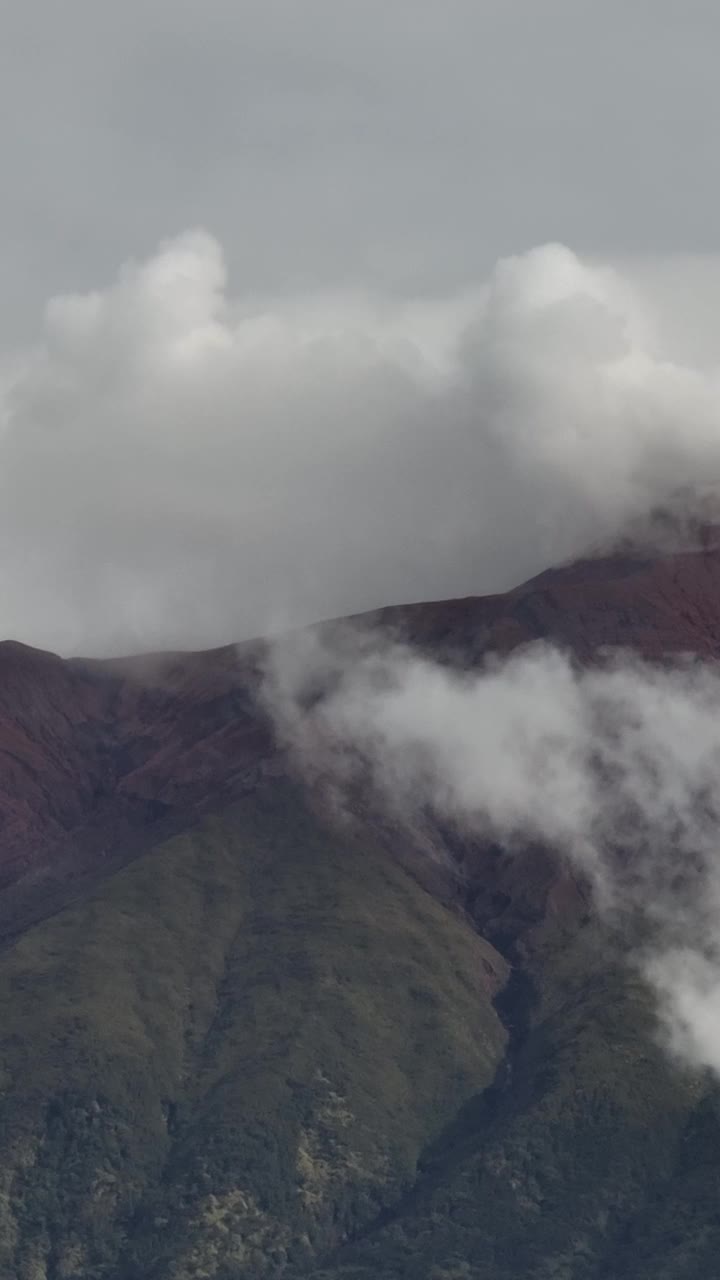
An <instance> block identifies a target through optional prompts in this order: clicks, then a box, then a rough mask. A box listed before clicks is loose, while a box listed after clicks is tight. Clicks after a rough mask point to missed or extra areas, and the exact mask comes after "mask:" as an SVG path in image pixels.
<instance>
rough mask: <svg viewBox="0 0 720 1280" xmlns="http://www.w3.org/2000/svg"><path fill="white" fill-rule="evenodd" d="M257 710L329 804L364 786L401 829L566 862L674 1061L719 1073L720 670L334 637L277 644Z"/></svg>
mask: <svg viewBox="0 0 720 1280" xmlns="http://www.w3.org/2000/svg"><path fill="white" fill-rule="evenodd" d="M266 698H267V701H268V705H269V706H270V708H271V710H272V712H273V714H274V716H275V719H276V722H277V724H278V727H279V730H280V732H281V733H282V734H283V735H284V737H285V739H286V741H287V742H288V743H289V744H290V746H291V747H292V749H293V750H294V752H295V754H296V758H297V760H298V761H299V763H300V766H301V768H302V769H304V770H305V771H306V772H307V771H309V772H311V773H312V775H313V776H316V775H318V774H319V775H320V777H321V778H322V780H323V783H324V785H325V787H326V788H327V786H328V785H330V787H331V788H335V791H336V794H337V795H338V796H339V797H340V799H341V800H342V798H343V796H344V795H345V794H346V792H347V788H349V787H350V786H351V785H354V784H355V783H357V781H358V780H362V782H363V784H364V785H365V786H368V785H369V786H370V787H371V789H372V790H373V791H374V794H375V796H376V797H377V798H378V799H379V801H380V802H381V803H382V804H383V805H385V806H387V807H388V808H389V809H390V810H391V811H392V813H393V815H394V817H395V819H396V820H400V821H404V822H406V823H407V824H408V826H409V827H410V828H411V829H412V830H414V831H415V832H421V831H422V829H423V823H428V822H430V823H431V824H432V822H433V820H434V819H437V818H442V819H443V821H445V822H447V821H448V820H449V821H450V822H451V823H453V824H455V825H456V826H457V827H459V828H460V829H461V830H463V831H465V832H466V833H470V834H472V835H473V836H475V837H479V838H485V837H490V838H492V839H493V840H498V841H500V842H501V843H502V844H503V845H504V846H505V847H506V848H509V849H513V848H518V847H522V845H523V844H527V843H528V842H531V843H535V844H536V843H538V842H539V843H541V844H543V845H544V846H545V847H547V848H549V849H552V850H555V851H557V853H558V856H560V857H562V858H565V859H567V860H569V861H570V862H571V863H572V864H573V865H574V866H575V867H576V869H577V870H578V871H579V872H580V873H581V874H582V876H583V877H586V878H587V879H588V880H589V881H590V883H591V884H592V885H593V887H594V891H595V902H596V906H597V908H598V910H599V911H600V912H601V913H603V914H604V915H605V916H607V917H608V918H609V919H610V920H611V921H612V922H613V924H614V925H615V926H616V927H618V928H619V929H620V930H621V931H622V932H623V933H624V935H625V939H626V941H627V942H629V943H631V945H633V946H634V947H635V952H634V958H635V961H636V962H637V964H638V965H640V966H641V967H642V969H643V971H644V973H645V974H646V976H647V978H648V979H649V981H650V982H651V983H652V985H653V987H654V988H655V990H656V992H657V995H658V998H659V1006H660V1014H661V1018H662V1021H663V1023H664V1025H665V1029H666V1031H667V1041H668V1043H669V1045H670V1047H671V1048H672V1050H673V1051H674V1052H675V1053H677V1054H678V1055H679V1056H681V1057H682V1058H684V1059H685V1060H689V1061H690V1062H692V1063H693V1064H694V1065H702V1066H710V1067H712V1068H713V1069H714V1070H715V1071H717V1072H718V1073H720V1034H719V1033H718V1014H719V1013H720V841H719V838H718V832H719V831H720V669H718V668H717V667H716V666H710V665H705V664H702V663H697V662H690V661H688V662H686V663H682V664H678V665H675V666H673V667H665V668H662V669H661V668H659V667H655V666H651V665H648V664H646V663H643V662H641V661H639V660H637V659H635V658H633V657H632V656H630V655H627V654H626V655H623V654H615V655H613V656H609V657H608V658H607V661H606V663H605V664H604V665H602V666H596V667H594V668H592V669H582V668H580V667H578V666H576V665H575V664H574V662H573V661H572V660H571V659H570V658H569V657H568V656H567V655H565V654H563V653H561V652H558V651H557V650H556V649H553V648H551V647H548V646H545V645H535V646H531V647H529V648H527V649H526V650H524V651H520V652H519V653H517V654H515V655H514V656H512V657H510V658H508V659H504V660H502V661H501V660H499V659H492V660H489V662H488V664H487V666H486V667H485V668H484V669H483V670H481V671H479V672H478V671H475V672H458V671H453V670H451V669H449V668H447V667H444V666H441V665H438V664H437V663H435V662H433V661H431V660H429V659H427V658H424V657H422V656H420V655H418V654H417V653H416V652H413V651H412V650H410V649H408V648H406V647H403V646H399V645H396V644H393V643H391V642H388V641H387V638H386V639H385V640H384V641H383V639H382V637H381V636H379V635H378V634H373V633H372V632H369V631H357V630H353V629H350V630H344V631H335V630H333V629H330V630H329V631H326V632H323V631H320V632H307V633H304V634H302V635H299V636H296V637H291V638H289V639H287V640H285V641H283V642H279V643H278V644H277V645H276V646H275V648H274V650H273V653H272V658H271V661H270V665H269V668H268V680H267V685H266ZM640 938H642V943H640V942H639V939H640ZM631 953H632V952H631Z"/></svg>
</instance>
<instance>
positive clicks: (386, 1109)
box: [0, 546, 720, 1280]
mask: <svg viewBox="0 0 720 1280" xmlns="http://www.w3.org/2000/svg"><path fill="white" fill-rule="evenodd" d="M364 622H365V623H367V622H370V623H372V624H375V625H378V626H380V627H382V628H383V629H384V630H385V631H386V632H388V633H389V634H392V635H395V636H400V637H401V638H402V639H404V640H405V641H407V642H409V643H411V644H413V645H415V646H417V647H418V648H419V649H421V650H423V651H425V652H427V653H430V654H431V655H432V656H433V657H434V658H435V659H436V660H438V661H441V662H446V663H450V664H460V665H461V666H462V667H464V668H472V667H474V666H476V665H479V664H480V663H481V662H482V661H483V659H484V658H485V657H486V656H487V654H488V653H491V652H507V651H509V650H510V649H512V648H514V647H516V646H517V645H519V644H522V643H525V642H527V641H529V640H534V639H539V638H542V639H550V640H553V641H555V642H557V643H559V644H561V645H562V646H564V647H567V648H569V649H571V650H573V651H574V652H575V653H576V654H577V655H578V657H579V658H580V659H581V660H583V661H588V662H590V661H592V660H593V657H594V655H595V654H596V652H597V651H598V650H599V649H601V648H602V647H603V646H606V645H622V646H624V647H628V648H632V649H634V650H636V651H637V652H639V653H641V654H643V655H645V656H648V657H651V658H661V657H663V656H664V655H665V654H677V653H683V652H694V653H698V654H701V655H702V656H704V657H706V658H717V657H718V656H720V552H719V551H718V550H717V549H714V548H713V547H712V546H708V547H707V548H706V549H705V550H702V551H698V552H696V553H689V552H685V553H682V554H675V555H654V556H650V555H647V556H643V557H638V556H622V557H620V556H618V557H613V558H609V559H606V560H602V559H598V560H596V561H591V562H586V563H584V564H580V565H575V566H567V567H565V568H562V569H558V570H553V571H551V572H549V573H547V574H544V575H541V576H540V577H539V578H537V579H535V580H533V582H531V583H528V584H525V585H524V586H523V587H520V588H518V589H517V590H516V591H513V592H510V593H508V594H507V595H505V596H502V597H500V596H498V597H492V598H489V599H485V600H483V599H477V600H465V601H451V602H445V603H438V604H430V605H411V606H404V607H402V608H399V609H390V610H384V611H381V613H379V614H375V615H372V617H371V618H370V619H365V620H364ZM325 625H326V627H329V628H332V627H333V626H334V625H335V624H332V623H331V624H325ZM263 656H264V648H263V645H262V644H253V645H248V646H244V647H241V648H238V649H236V648H234V647H229V648H226V649H222V650H217V651H214V652H212V653H208V654H197V655H192V654H172V655H158V656H152V657H146V658H141V659H128V660H124V661H121V662H119V661H113V662H83V661H73V662H63V661H62V660H61V659H59V658H56V657H54V656H53V655H48V654H38V653H35V652H34V651H32V650H27V649H25V648H24V647H22V646H16V645H5V646H0V869H1V871H2V877H3V888H2V892H1V893H0V939H2V944H1V945H0V1280H6V1278H7V1280H81V1278H82V1280H86V1277H92V1280H95V1278H97V1280H195V1278H196V1277H197V1278H198V1280H254V1278H255V1277H259V1278H260V1280H262V1277H263V1276H272V1277H280V1276H285V1277H287V1278H288V1280H299V1278H300V1277H308V1276H311V1277H316V1278H317V1280H320V1278H322V1280H371V1277H372V1280H401V1278H402V1280H518V1277H520V1276H522V1277H523V1278H524V1280H527V1278H530V1280H651V1277H652V1278H653V1280H707V1278H708V1276H711V1275H713V1274H715V1270H716V1265H715V1262H714V1257H715V1256H716V1255H717V1253H718V1251H720V1210H719V1209H718V1205H720V1128H719V1125H718V1117H719V1116H720V1111H719V1110H718V1101H719V1099H718V1093H717V1089H716V1086H715V1085H714V1083H713V1082H712V1081H711V1080H708V1079H705V1078H704V1077H701V1076H700V1075H693V1074H691V1073H687V1072H685V1073H683V1072H681V1071H680V1070H679V1069H678V1068H677V1067H676V1066H675V1065H674V1064H671V1063H670V1062H669V1061H668V1060H667V1059H666V1057H665V1056H664V1055H663V1053H662V1052H661V1050H660V1048H659V1046H658V1044H657V1043H656V1038H655V1024H654V1016H653V1010H652V1007H651V1004H650V999H649V996H648V993H647V991H646V989H645V987H644V986H643V984H642V983H641V982H640V981H639V980H638V978H637V976H636V975H635V974H634V971H633V969H632V967H631V966H630V965H629V964H628V963H627V962H626V957H624V955H623V954H622V950H621V947H620V943H619V941H618V939H617V938H615V937H613V936H612V934H611V933H609V932H608V931H606V930H605V929H604V928H603V927H601V925H600V924H599V923H598V922H597V921H596V920H594V919H593V914H592V910H591V908H590V905H589V902H588V894H587V890H586V887H585V886H584V885H583V884H582V883H581V882H580V881H578V879H577V877H576V876H575V875H574V874H573V873H572V872H571V871H570V870H569V869H568V868H567V867H566V866H565V865H563V863H562V862H561V861H560V860H559V859H558V858H557V857H556V856H555V854H554V853H553V851H552V850H548V849H539V848H534V847H530V846H528V847H526V848H524V849H521V850H515V851H514V852H513V853H512V855H511V854H509V853H508V852H507V851H506V850H503V849H502V848H499V847H497V846H494V845H492V844H489V843H487V842H481V841H480V842H478V841H473V840H469V839H467V838H465V839H461V838H460V837H459V836H458V834H457V833H455V832H449V831H443V830H441V829H440V828H438V829H437V830H436V831H435V833H434V844H433V847H429V845H428V842H427V840H426V841H424V842H423V843H422V845H419V844H416V843H415V841H414V838H413V835H412V833H411V832H408V831H405V830H401V829H396V828H393V827H392V826H390V827H388V826H387V825H386V826H383V825H382V824H381V823H377V822H375V820H374V815H372V814H370V813H369V812H367V811H366V810H365V809H364V808H363V806H362V805H360V806H359V807H358V809H357V812H356V813H355V814H354V815H353V821H352V822H347V821H346V822H340V821H339V820H338V817H337V815H336V814H335V815H333V814H331V813H328V812H326V811H325V810H323V807H322V804H321V803H319V798H318V796H317V795H313V796H309V797H308V796H304V795H303V794H302V792H301V790H300V789H299V788H298V787H297V786H296V784H294V783H293V782H292V781H291V780H290V776H289V775H290V774H291V772H292V770H291V766H290V762H289V761H288V760H287V758H286V757H285V754H284V752H283V750H282V748H281V746H280V744H278V742H277V741H276V740H275V737H274V734H273V730H272V726H271V725H270V723H269V722H268V719H267V716H266V714H265V712H264V711H263V709H262V706H261V705H260V703H259V702H258V699H257V690H258V685H259V682H260V679H261V671H262V664H263ZM429 855H430V856H429Z"/></svg>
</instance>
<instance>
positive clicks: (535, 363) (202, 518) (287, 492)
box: [0, 231, 720, 653]
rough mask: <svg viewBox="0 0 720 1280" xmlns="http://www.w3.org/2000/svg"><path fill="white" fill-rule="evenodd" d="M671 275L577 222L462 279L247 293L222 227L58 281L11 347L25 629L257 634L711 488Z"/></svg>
mask: <svg viewBox="0 0 720 1280" xmlns="http://www.w3.org/2000/svg"><path fill="white" fill-rule="evenodd" d="M664 296H665V295H663V291H662V289H660V290H659V291H658V290H656V291H655V292H654V293H653V291H652V289H650V288H649V287H645V286H640V285H637V284H636V285H635V286H633V285H632V284H631V273H629V272H628V271H625V272H624V273H620V272H617V271H612V270H610V269H609V268H607V267H603V266H599V265H597V264H592V263H589V262H584V261H582V260H581V259H579V258H578V257H577V256H575V255H574V254H573V253H572V252H570V250H568V249H566V248H563V247H562V246H559V245H549V246H545V247H543V248H540V249H536V250H533V251H532V252H530V253H527V254H524V255H522V256H519V257H516V258H510V259H506V260H503V261H501V262H500V263H499V264H498V266H497V268H496V269H495V271H494V272H493V274H492V276H491V278H490V279H489V280H488V281H486V282H484V283H482V284H480V285H479V286H478V287H477V288H476V289H474V290H471V291H469V292H468V293H467V294H466V295H463V296H460V297H452V298H449V299H447V300H445V301H442V300H437V299H435V300H432V301H428V300H423V299H418V300H416V301H414V302H413V301H402V302H400V301H397V300H389V299H383V298H380V297H370V296H366V295H360V294H352V295H347V294H346V295H334V296H330V295H322V296H296V297H285V298H274V299H268V298H264V299H259V298H256V297H252V296H243V295H242V293H240V294H239V295H238V296H233V295H231V294H230V293H229V291H228V285H227V278H226V271H225V264H224V260H223V254H222V252H221V249H220V247H219V245H218V244H217V243H216V241H215V240H214V239H213V238H212V237H211V236H209V235H207V234H206V233H204V232H199V231H198V232H192V233H188V234H186V235H183V236H180V237H179V238H177V239H175V240H173V241H170V242H168V243H166V244H165V245H163V246H162V247H161V248H160V249H159V251H158V252H157V253H156V254H155V255H154V256H153V257H152V258H150V259H149V260H148V261H146V262H140V263H130V264H128V265H126V266H125V267H124V268H123V269H122V271H121V272H120V274H119V276H118V278H117V280H116V281H115V282H114V283H113V284H111V285H110V286H109V287H108V288H106V289H104V290H102V291H100V292H97V293H91V294H83V295H80V296H73V297H62V298H56V299H54V300H53V301H52V302H51V303H50V304H49V305H48V307H47V310H46V315H45V321H44V329H43V332H42V335H41V338H40V341H39V342H38V344H37V345H36V346H35V347H33V348H32V349H27V350H22V351H14V352H8V353H6V354H5V357H4V359H3V360H2V363H1V364H0V544H1V545H2V557H0V634H2V635H3V636H13V637H15V638H18V639H22V640H25V641H29V642H31V643H35V644H39V645H43V646H46V647H52V648H56V649H59V650H60V651H62V652H70V651H73V652H78V651H80V652H84V653H110V652H119V651H123V650H132V649H137V648H149V647H158V646H188V647H191V646H200V645H209V644H213V643H220V642H223V641H227V640H232V639H238V640H239V639H242V638H245V637H247V636H250V635H252V634H258V633H261V632H267V631H268V630H279V629H283V628H285V627H287V626H290V625H293V624H295V623H302V622H306V621H312V620H316V619H317V618H320V617H327V616H332V615H343V614H346V613H349V612H357V611H360V610H363V609H366V608H372V607H375V606H377V605H379V604H382V603H394V602H399V601H403V600H409V599H420V598H429V597H448V596H453V595H458V594H473V593H477V594H480V593H484V592H487V591H492V590H498V589H503V588H505V587H508V586H511V585H513V584H515V583H517V582H518V581H520V580H522V579H523V578H525V577H527V576H528V575H529V574H531V573H533V572H535V571H537V570H540V569H543V568H545V567H547V566H548V565H549V564H551V563H553V562H556V561H558V560H563V559H565V558H568V557H572V556H576V555H578V554H580V553H582V552H584V551H585V550H586V549H587V548H588V546H597V545H601V544H603V543H605V542H607V541H608V540H611V539H612V538H614V537H615V536H617V534H618V533H619V532H620V531H622V530H623V529H624V528H625V527H626V526H627V525H628V523H630V522H632V521H634V520H635V521H637V520H638V519H642V518H644V517H645V515H646V514H647V512H648V511H650V510H651V509H653V508H655V507H657V506H667V505H668V504H670V505H672V504H673V503H675V504H680V508H681V509H682V510H684V511H685V510H687V509H688V508H689V509H690V511H691V512H692V510H693V508H694V507H695V506H696V505H697V504H698V502H699V501H700V498H701V496H702V495H704V494H706V493H707V492H708V491H709V493H710V495H711V497H713V496H714V494H715V486H716V482H717V481H718V479H720V430H718V421H719V419H718V410H719V409H720V374H719V373H718V370H717V369H716V368H715V367H713V366H712V365H711V364H710V363H708V359H707V349H704V350H703V352H702V357H700V356H699V357H698V360H697V362H696V363H693V361H692V359H691V358H690V356H689V355H688V353H687V352H684V356H683V360H682V361H677V362H673V359H672V344H671V342H670V337H671V333H670V330H669V329H668V327H667V325H665V326H664V325H663V323H662V320H663V315H662V305H666V307H669V306H670V302H669V301H668V302H667V303H666V304H662V298H663V297H664ZM658 299H660V302H658ZM658 307H660V310H658ZM704 314H705V315H706V319H707V316H709V315H710V312H709V311H707V312H706V313H704ZM712 314H714V312H713V313H712ZM705 327H707V326H706V325H705ZM669 334H670V336H669ZM669 343H670V346H669V345H668V344H669ZM698 350H700V346H698ZM679 494H680V495H683V496H681V497H679V496H678V495H679ZM688 495H690V497H689V498H688Z"/></svg>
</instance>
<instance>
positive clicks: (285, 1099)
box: [0, 788, 505, 1280]
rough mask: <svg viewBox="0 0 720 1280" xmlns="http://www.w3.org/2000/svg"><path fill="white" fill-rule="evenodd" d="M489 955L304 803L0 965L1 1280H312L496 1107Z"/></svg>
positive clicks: (168, 857) (178, 864) (93, 904)
mask: <svg viewBox="0 0 720 1280" xmlns="http://www.w3.org/2000/svg"><path fill="white" fill-rule="evenodd" d="M491 968H494V969H495V971H496V972H497V973H498V974H499V975H502V974H503V970H504V966H503V962H502V961H501V960H500V958H499V957H498V956H497V953H496V952H494V951H493V949H492V948H491V947H490V946H489V945H487V944H486V943H484V942H483V941H482V940H481V939H479V938H477V937H476V936H474V935H473V934H472V933H471V931H470V930H469V929H468V928H467V927H466V926H465V925H463V924H462V923H461V922H460V921H459V920H457V919H455V918H454V917H453V916H451V915H450V914H449V913H448V912H447V911H445V910H444V909H443V908H442V907H441V906H439V905H438V904H436V903H435V902H434V901H433V900H432V899H431V898H430V897H429V896H428V895H427V894H425V893H424V892H423V891H422V890H421V889H420V888H419V887H418V886H417V885H416V884H415V882H414V881H413V880H412V879H411V878H410V877H408V876H407V875H406V874H405V873H404V872H403V871H402V870H400V869H399V868H396V867H395V866H393V864H392V862H391V861H390V860H389V859H388V858H387V857H386V856H385V855H383V854H382V853H381V852H379V851H377V850H375V849H374V848H372V847H366V846H365V845H363V847H362V848H360V847H358V846H357V845H356V844H355V843H354V842H353V841H352V840H350V839H349V838H348V839H347V840H345V841H343V840H340V839H337V838H335V839H333V838H332V837H330V836H329V835H328V834H327V833H325V832H324V831H323V830H322V828H321V827H320V826H319V824H318V823H317V822H315V821H314V820H313V818H312V817H311V816H310V815H309V814H308V813H307V812H306V811H305V810H304V809H303V807H302V805H301V804H300V802H299V801H298V799H297V797H296V795H295V794H294V793H293V792H292V790H291V789H289V788H287V789H285V788H276V789H275V790H274V793H273V797H272V802H270V801H263V800H262V799H261V798H258V797H255V798H253V799H248V800H247V801H246V802H243V804H242V805H238V806H236V807H235V808H234V809H233V811H232V812H229V813H226V814H224V815H223V816H222V817H220V818H217V819H214V820H211V821H209V822H208V823H207V824H205V825H204V826H203V828H202V829H200V830H199V831H197V832H196V833H193V834H189V835H186V836H184V837H182V838H178V839H175V840H173V841H170V842H169V843H167V844H166V845H164V846H162V847H160V848H158V849H156V850H155V851H153V852H152V853H151V854H149V855H146V856H145V857H143V858H141V859H140V860H139V861H138V862H136V863H134V864H133V865H131V866H129V867H127V868H126V869H125V870H123V871H122V872H120V873H119V874H117V875H115V876H114V877H113V878H112V879H111V880H109V881H107V882H106V883H105V884H104V885H103V886H102V887H101V888H100V890H99V891H97V892H96V893H95V895H94V896H93V897H92V898H91V899H89V900H88V901H86V902H84V903H83V904H81V905H77V906H73V907H72V908H69V909H67V910H65V911H64V912H63V913H62V914H60V915H58V916H57V917H55V918H54V919H52V920H49V921H46V922H44V923H43V924H42V925H39V926H36V927H35V928H33V929H32V930H30V931H29V932H28V933H27V934H25V935H24V936H23V938H22V939H21V940H20V941H19V942H18V943H17V944H16V945H15V946H14V947H13V948H12V949H11V950H9V951H7V952H5V953H4V954H3V955H2V956H0V1089H1V1090H2V1093H1V1095H0V1152H1V1157H0V1160H1V1163H0V1275H2V1277H3V1278H4V1277H8V1280H10V1277H12V1278H13V1280H61V1278H62V1280H71V1278H75V1280H80V1277H83V1280H86V1278H87V1277H93V1278H95V1277H97V1278H98V1280H100V1278H101V1277H114V1278H116V1277H117V1278H119V1277H122V1280H126V1278H127V1280H130V1278H131V1277H132V1278H133V1280H141V1278H142V1280H145V1278H146V1277H157V1278H158V1280H160V1278H163V1280H165V1278H167V1280H169V1278H170V1277H173V1280H185V1278H187V1280H190V1278H191V1277H193V1278H194V1277H213V1278H214V1277H218V1278H222V1280H230V1278H231V1277H233V1278H236V1277H239V1276H261V1275H264V1274H266V1273H268V1274H277V1273H279V1272H280V1271H282V1270H283V1269H286V1268H288V1267H292V1268H295V1267H297V1268H299V1269H301V1270H304V1269H306V1267H307V1266H310V1265H311V1263H312V1260H313V1259H314V1258H316V1257H317V1256H320V1255H322V1254H324V1253H326V1252H328V1251H331V1250H332V1248H334V1247H335V1246H337V1244H338V1243H339V1242H340V1241H341V1240H342V1239H343V1237H344V1236H346V1235H349V1234H351V1233H357V1232H358V1231H360V1230H361V1229H362V1228H363V1227H364V1226H366V1225H369V1224H370V1223H371V1222H372V1221H374V1220H375V1219H376V1218H377V1217H378V1215H379V1214H380V1213H382V1212H383V1210H386V1209H388V1208H390V1207H392V1206H393V1205H394V1204H395V1203H396V1202H397V1201H398V1199H399V1197H400V1196H402V1194H403V1193H404V1192H405V1191H406V1190H407V1189H408V1187H409V1186H410V1185H411V1184H412V1181H413V1179H414V1177H415V1173H416V1161H417V1158H418V1155H419V1154H420V1152H421V1151H422V1149H423V1147H424V1146H425V1145H426V1144H427V1143H429V1142H431V1141H432V1140H434V1139H435V1138H437V1136H438V1135H439V1133H440V1132H441V1130H442V1129H443V1127H444V1126H445V1125H446V1124H447V1123H449V1122H450V1120H451V1119H452V1117H453V1115H454V1114H455V1113H456V1112H457V1110H458V1108H459V1107H461V1106H462V1104H463V1103H464V1102H465V1101H466V1100H467V1099H468V1098H470V1097H471V1096H473V1095H474V1094H476V1093H477V1092H478V1091H479V1090H481V1089H483V1088H484V1087H485V1086H487V1085H488V1084H489V1083H490V1082H491V1080H492V1078H493V1075H494V1072H495V1069H496V1065H497V1062H498V1060H499V1058H500V1057H501V1055H502V1052H503V1049H504V1043H505V1035H504V1032H503V1029H502V1026H501V1024H500V1022H499V1020H498V1018H497V1016H496V1014H495V1012H494V1010H493V1008H492V1005H491V1002H490V998H489V995H487V994H486V988H487V985H488V983H487V978H488V970H489V969H491Z"/></svg>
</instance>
